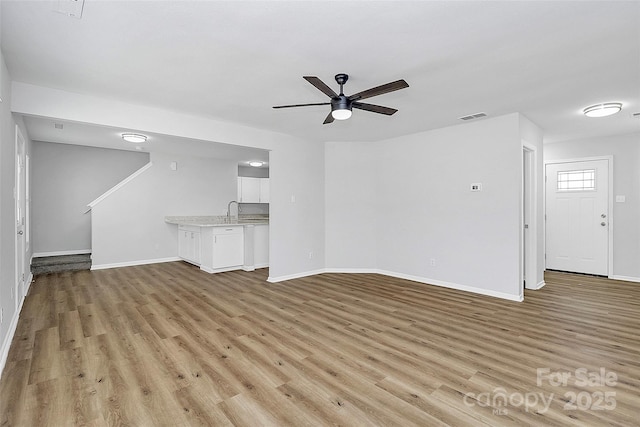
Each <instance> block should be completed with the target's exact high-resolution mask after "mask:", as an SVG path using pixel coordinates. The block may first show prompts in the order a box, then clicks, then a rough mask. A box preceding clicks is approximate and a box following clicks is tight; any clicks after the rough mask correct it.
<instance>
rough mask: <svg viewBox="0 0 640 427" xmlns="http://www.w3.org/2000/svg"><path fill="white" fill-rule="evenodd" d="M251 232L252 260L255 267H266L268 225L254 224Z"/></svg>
mask: <svg viewBox="0 0 640 427" xmlns="http://www.w3.org/2000/svg"><path fill="white" fill-rule="evenodd" d="M253 233H254V234H253V262H254V264H255V267H256V268H264V267H268V266H269V225H267V224H264V225H256V226H255V229H254V232H253Z"/></svg>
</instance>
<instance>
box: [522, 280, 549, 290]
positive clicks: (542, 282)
mask: <svg viewBox="0 0 640 427" xmlns="http://www.w3.org/2000/svg"><path fill="white" fill-rule="evenodd" d="M544 285H546V282H545V281H544V280H542V281H541V282H540V283H538V284H537V285H535V286H525V287H524V288H525V289H529V290H532V291H537V290H538V289H542V288H543V287H544Z"/></svg>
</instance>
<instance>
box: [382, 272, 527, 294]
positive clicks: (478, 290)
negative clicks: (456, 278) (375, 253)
mask: <svg viewBox="0 0 640 427" xmlns="http://www.w3.org/2000/svg"><path fill="white" fill-rule="evenodd" d="M379 274H383V275H385V276H391V277H397V278H399V279H405V280H411V281H413V282H418V283H424V284H426V285H434V286H441V287H443V288H449V289H455V290H458V291H465V292H472V293H474V294H480V295H486V296H490V297H495V298H501V299H506V300H509V301H516V302H522V301H524V294H523V293H522V290H521V291H520V292H521V293H520V294H519V295H514V294H507V293H504V292H498V291H492V290H490V289H482V288H476V287H474V286H467V285H460V284H458V283H450V282H443V281H441V280H435V279H428V278H425V277H419V276H412V275H409V274H404V273H394V272H392V271H384V270H381V271H379Z"/></svg>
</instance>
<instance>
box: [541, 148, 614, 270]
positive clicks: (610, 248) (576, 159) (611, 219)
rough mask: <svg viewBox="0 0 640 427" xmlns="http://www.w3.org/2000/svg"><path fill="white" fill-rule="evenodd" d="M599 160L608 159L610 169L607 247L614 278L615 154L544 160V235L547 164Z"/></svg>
mask: <svg viewBox="0 0 640 427" xmlns="http://www.w3.org/2000/svg"><path fill="white" fill-rule="evenodd" d="M597 160H606V161H607V164H608V165H607V168H608V169H609V186H608V187H609V188H607V210H608V211H609V227H607V228H608V230H607V234H608V243H607V245H608V248H607V277H608V278H609V279H613V227H614V217H613V155H604V156H593V157H574V158H569V159H556V160H545V161H544V184H545V185H544V199H543V202H544V219H545V221H544V233H545V234H544V235H545V236H546V235H547V165H550V164H559V163H578V162H591V161H597ZM544 245H545V246H544V254H545V255H544V257H545V262H544V268H545V270H546V269H547V241H546V238H545V243H544Z"/></svg>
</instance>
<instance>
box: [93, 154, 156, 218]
mask: <svg viewBox="0 0 640 427" xmlns="http://www.w3.org/2000/svg"><path fill="white" fill-rule="evenodd" d="M151 166H153V162H149V163H147V164H146V165H144V166H142V167H141V168H140V169H138V170H137V171H135V172H134V173H132V174H131V175H129V176H128V177H126V178H125V179H123V180H122V181H120V182H119V183H117V184H116V185H114V186H113V187H111V188H110V189H109V190H107V191H106V192H105V193H103V194H102V195H101V196H100V197H98V198H97V199H95V200H94V201H93V202H91V203H89V204H88V205H87V208H88V209H87V210H86V211H85V213H87V212H89V211H90V210H91V209H93V208H94V207H95V206H96V205H97V204H98V203H100V202H101V201H103V200H104V199H106V198H107V197H109V196H110V195H112V194H113V193H115V192H116V191H118V190H119V189H120V188H122V187H124V186H125V185H127V184H128V183H129V182H131V181H133V180H134V179H135V178H136V177H138V175H141V174H142V173H143V172H144V171H146V170H147V169H149V168H150V167H151Z"/></svg>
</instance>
